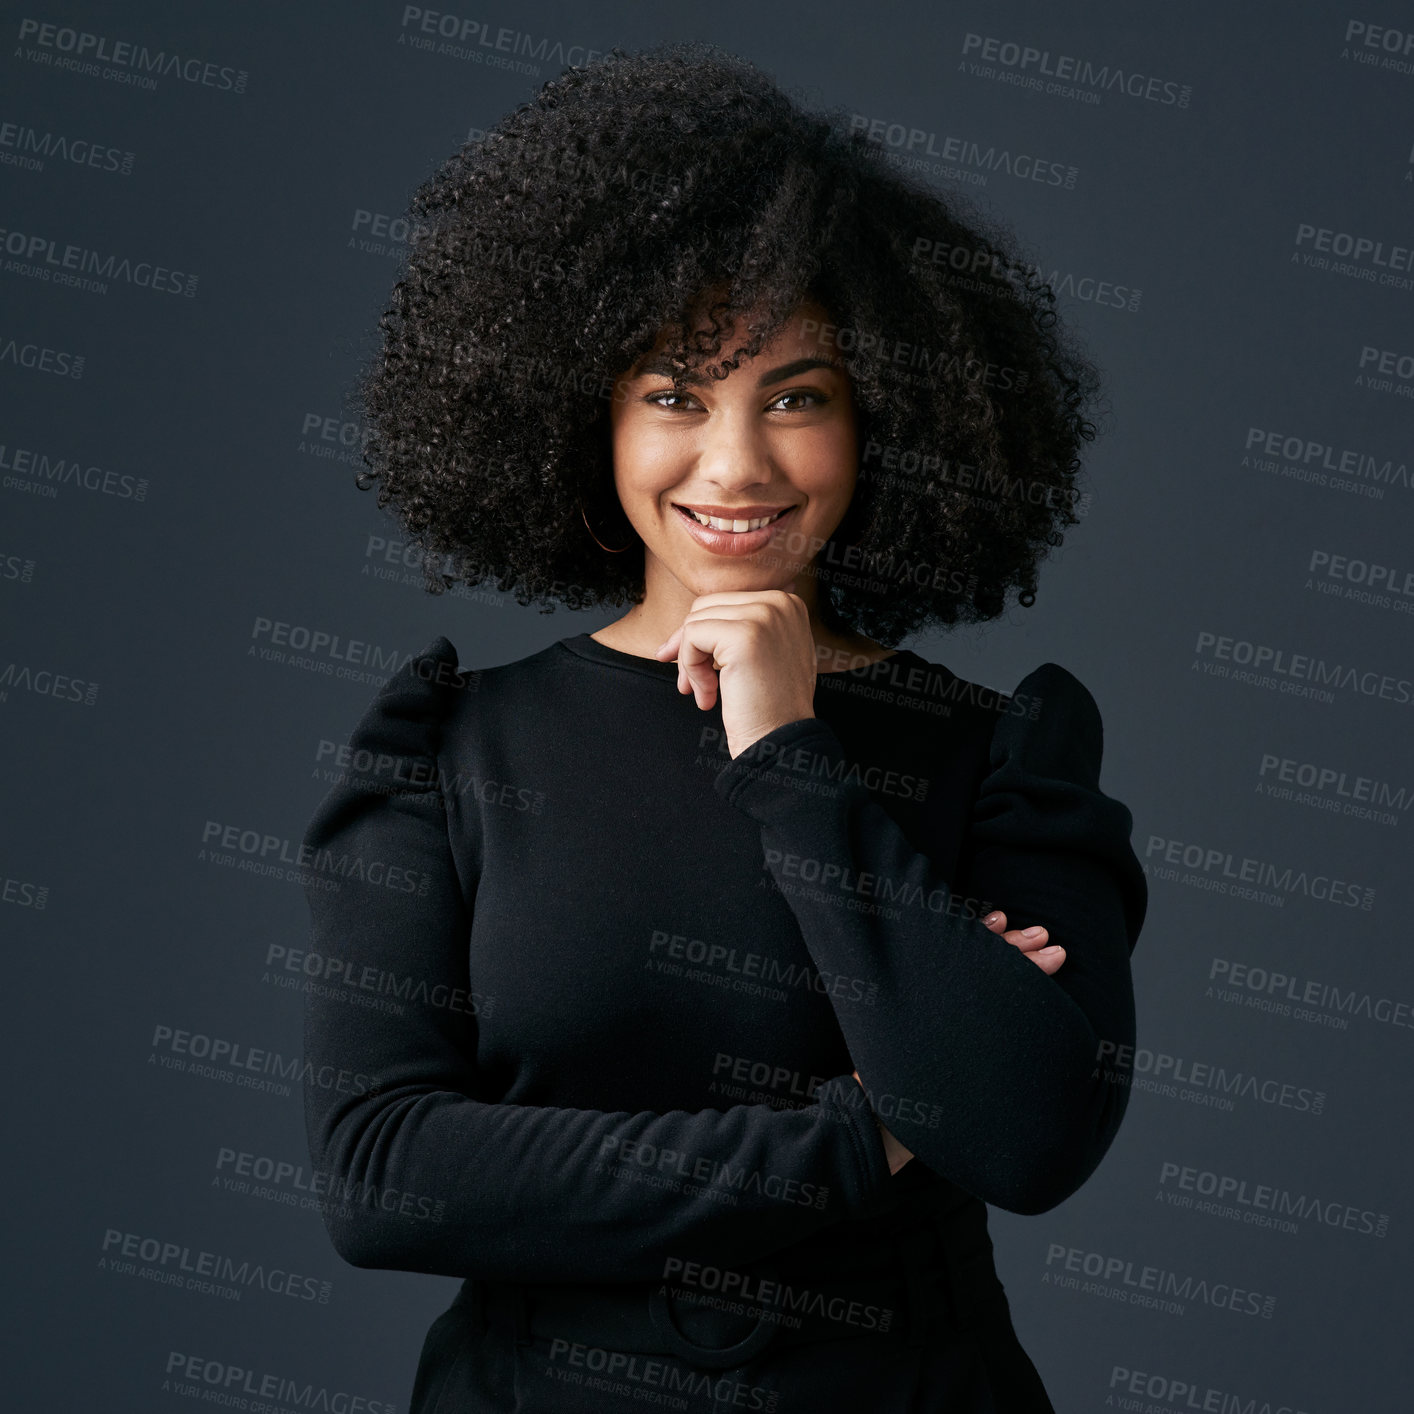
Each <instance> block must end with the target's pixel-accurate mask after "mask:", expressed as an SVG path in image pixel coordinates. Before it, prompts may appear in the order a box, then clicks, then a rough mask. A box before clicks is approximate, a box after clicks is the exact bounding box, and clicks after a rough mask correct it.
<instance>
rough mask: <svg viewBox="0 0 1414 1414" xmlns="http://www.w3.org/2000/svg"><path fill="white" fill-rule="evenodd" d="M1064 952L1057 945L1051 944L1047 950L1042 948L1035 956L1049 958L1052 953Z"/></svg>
mask: <svg viewBox="0 0 1414 1414" xmlns="http://www.w3.org/2000/svg"><path fill="white" fill-rule="evenodd" d="M1064 951H1065V949H1064V948H1063V947H1061V946H1060V945H1059V944H1058V943H1052V944H1051V946H1050V947H1048V948H1042V949H1041V951H1040V952H1039V953H1037V956H1038V957H1049V956H1051V954H1053V953H1058V952H1064Z"/></svg>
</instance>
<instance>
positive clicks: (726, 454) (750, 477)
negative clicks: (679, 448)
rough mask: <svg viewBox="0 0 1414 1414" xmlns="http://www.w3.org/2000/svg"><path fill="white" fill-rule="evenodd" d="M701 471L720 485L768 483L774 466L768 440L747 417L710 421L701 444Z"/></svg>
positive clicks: (699, 466) (727, 417)
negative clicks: (767, 443)
mask: <svg viewBox="0 0 1414 1414" xmlns="http://www.w3.org/2000/svg"><path fill="white" fill-rule="evenodd" d="M698 471H699V472H700V473H701V474H702V475H703V476H704V477H706V478H707V479H708V480H709V481H715V482H716V483H717V484H718V485H719V486H753V485H756V484H758V483H760V482H763V481H769V480H770V479H771V474H772V466H771V457H770V452H769V449H768V447H767V445H766V439H765V437H764V436H762V434H761V432H760V431H759V429H757V428H756V427H755V426H754V425H753V424H752V423H751V422H750V421H749V420H748V419H746V418H742V417H731V416H725V415H723V416H718V417H711V418H708V419H707V420H706V425H705V426H704V427H703V429H702V434H701V440H700V442H699V444H698Z"/></svg>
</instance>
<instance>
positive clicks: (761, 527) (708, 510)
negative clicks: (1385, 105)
mask: <svg viewBox="0 0 1414 1414" xmlns="http://www.w3.org/2000/svg"><path fill="white" fill-rule="evenodd" d="M672 504H673V508H674V509H675V510H676V511H677V513H678V514H679V515H680V516H681V517H682V523H683V525H684V527H685V528H686V530H687V533H688V534H689V535H690V536H692V538H693V539H694V540H695V541H697V543H698V544H699V545H701V546H702V548H703V549H704V550H710V551H712V553H713V554H716V555H753V554H755V553H756V551H757V550H760V549H763V548H764V547H765V546H766V545H767V544H769V543H770V541H771V539H772V537H773V536H774V535H775V534H776V533H777V531H778V530H779V528H780V527H781V526H782V525H784V524H785V522H786V521H787V520H789V519H790V516H791V514H792V513H793V512H794V511H795V510H796V507H795V506H683V505H679V504H678V503H677V502H676V501H674V502H673V503H672Z"/></svg>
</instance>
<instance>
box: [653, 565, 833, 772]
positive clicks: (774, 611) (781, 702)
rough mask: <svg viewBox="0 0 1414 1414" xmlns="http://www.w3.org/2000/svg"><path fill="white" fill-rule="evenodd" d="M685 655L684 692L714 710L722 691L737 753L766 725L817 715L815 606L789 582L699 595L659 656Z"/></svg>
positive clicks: (681, 666) (726, 726) (725, 724)
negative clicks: (789, 586)
mask: <svg viewBox="0 0 1414 1414" xmlns="http://www.w3.org/2000/svg"><path fill="white" fill-rule="evenodd" d="M653 656H654V657H655V658H659V659H663V660H667V659H670V658H673V657H676V658H677V660H678V691H679V692H681V693H688V692H691V693H692V694H693V695H694V696H695V697H696V699H697V705H698V707H699V708H701V709H702V710H703V711H704V712H705V711H709V710H710V709H711V708H712V706H713V704H714V703H715V702H716V701H717V693H718V690H719V689H720V691H721V696H722V728H723V730H724V731H725V732H726V734H727V749H728V751H730V752H731V754H732V756H733V757H734V758H735V757H737V756H740V755H741V753H742V752H743V751H745V750H746V748H747V747H748V746H750V745H751V744H752V742H754V741H757V740H759V739H760V738H761V737H763V736H765V735H766V733H767V732H771V731H774V730H775V729H776V728H777V727H780V726H784V725H785V724H786V723H787V722H798V721H800V720H801V719H802V718H805V717H813V716H814V715H815V635H814V634H813V633H812V632H811V629H810V611H809V610H808V609H807V608H806V606H805V600H803V599H802V598H801V597H800V596H799V595H798V594H792V593H790V592H789V591H788V590H784V589H762V590H753V591H750V592H747V591H741V592H736V591H723V592H721V593H718V594H699V595H698V596H697V598H696V599H694V600H693V601H692V608H691V609H690V610H689V611H688V614H687V617H686V618H685V619H684V620H683V621H682V624H681V626H680V627H679V628H677V629H676V630H675V631H674V632H673V634H672V636H671V637H669V638H668V639H667V640H666V641H665V642H664V643H663V644H662V645H661V646H660V647H659V649H658V651H657V652H656V653H655V654H654V655H653Z"/></svg>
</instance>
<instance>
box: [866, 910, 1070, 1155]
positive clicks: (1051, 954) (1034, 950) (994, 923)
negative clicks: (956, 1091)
mask: <svg viewBox="0 0 1414 1414" xmlns="http://www.w3.org/2000/svg"><path fill="white" fill-rule="evenodd" d="M982 926H983V927H985V928H990V929H991V930H992V931H993V932H994V933H996V934H998V935H999V936H1001V937H1003V938H1005V939H1006V941H1007V942H1009V943H1010V944H1011V945H1012V946H1013V947H1017V948H1020V949H1021V951H1022V952H1024V953H1025V954H1026V956H1027V957H1029V958H1030V959H1031V961H1032V962H1034V963H1035V964H1036V966H1037V967H1039V968H1040V969H1041V971H1042V972H1045V973H1047V974H1049V973H1052V972H1054V971H1055V970H1056V969H1057V968H1058V967H1060V965H1061V964H1062V963H1063V962H1064V961H1065V949H1064V948H1063V947H1059V946H1056V947H1047V946H1046V945H1045V943H1046V939H1047V938H1048V937H1049V936H1050V935H1049V934H1048V933H1047V932H1046V930H1045V929H1044V928H1041V927H1039V926H1038V927H1035V928H1016V929H1013V930H1012V931H1011V932H1007V931H1006V914H1005V913H1003V912H1002V911H1001V909H999V908H998V909H995V910H994V911H993V912H991V913H989V914H988V915H987V916H986V917H985V918H984V919H983V920H982ZM853 1074H854V1078H855V1079H856V1080H858V1081H859V1083H860V1084H861V1085H863V1084H864V1081H863V1080H862V1079H861V1077H860V1074H859V1072H858V1071H857V1070H856V1071H854V1072H853ZM874 1123H875V1124H877V1125H878V1126H879V1133H880V1134H881V1135H882V1136H883V1140H884V1153H885V1155H886V1156H887V1157H888V1160H889V1174H890V1175H891V1176H892V1175H893V1174H896V1173H897V1172H898V1171H899V1170H900V1169H901V1168H902V1167H903V1166H904V1165H905V1164H906V1163H907V1162H908V1161H909V1160H910V1159H911V1158H912V1157H913V1151H912V1150H911V1149H905V1148H904V1146H903V1145H902V1144H900V1143H899V1141H898V1140H897V1139H895V1138H894V1136H893V1135H892V1134H890V1133H889V1131H888V1128H887V1127H886V1126H885V1124H884V1121H883V1120H881V1119H880V1118H879V1116H878V1115H875V1116H874Z"/></svg>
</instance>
